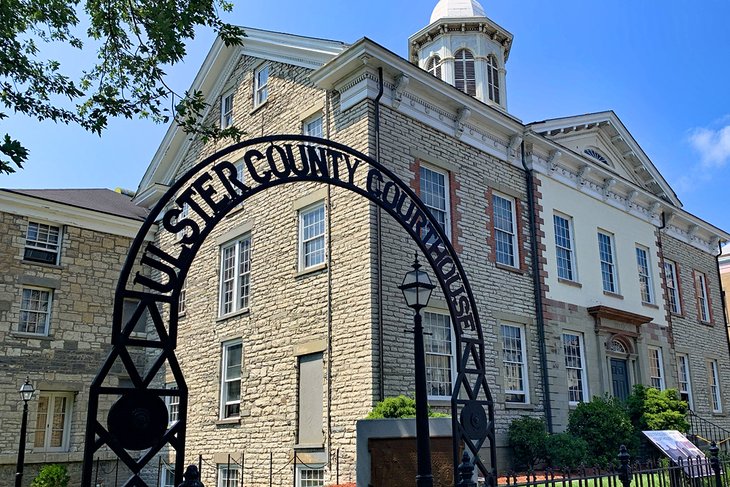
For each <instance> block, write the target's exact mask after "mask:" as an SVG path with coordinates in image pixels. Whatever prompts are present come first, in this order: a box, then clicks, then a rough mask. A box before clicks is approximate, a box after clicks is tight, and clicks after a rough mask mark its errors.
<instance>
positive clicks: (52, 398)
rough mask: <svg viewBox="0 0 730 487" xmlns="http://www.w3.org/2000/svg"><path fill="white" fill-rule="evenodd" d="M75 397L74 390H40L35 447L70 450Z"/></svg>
mask: <svg viewBox="0 0 730 487" xmlns="http://www.w3.org/2000/svg"><path fill="white" fill-rule="evenodd" d="M73 398H74V394H73V393H72V392H43V391H41V392H40V394H39V395H38V404H37V410H36V423H35V434H34V437H33V447H34V448H35V449H37V450H43V451H66V450H68V446H69V436H70V431H71V409H72V406H73Z"/></svg>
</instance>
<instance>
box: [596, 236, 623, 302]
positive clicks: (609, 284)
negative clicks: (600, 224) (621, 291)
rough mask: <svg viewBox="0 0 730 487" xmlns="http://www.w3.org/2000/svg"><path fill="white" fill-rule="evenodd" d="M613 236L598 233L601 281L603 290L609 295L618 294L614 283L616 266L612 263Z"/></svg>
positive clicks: (616, 285) (616, 284)
mask: <svg viewBox="0 0 730 487" xmlns="http://www.w3.org/2000/svg"><path fill="white" fill-rule="evenodd" d="M613 253H614V252H613V236H612V235H609V234H607V233H603V232H598V254H599V257H600V259H601V279H602V281H603V290H604V291H606V292H609V293H618V283H617V282H616V281H617V279H616V266H615V265H614V263H613Z"/></svg>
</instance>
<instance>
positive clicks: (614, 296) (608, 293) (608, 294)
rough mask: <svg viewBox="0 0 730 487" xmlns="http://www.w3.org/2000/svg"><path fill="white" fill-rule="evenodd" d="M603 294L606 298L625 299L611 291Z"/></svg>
mask: <svg viewBox="0 0 730 487" xmlns="http://www.w3.org/2000/svg"><path fill="white" fill-rule="evenodd" d="M603 294H604V295H605V296H608V297H609V298H616V299H624V297H623V296H621V295H620V294H618V293H612V292H611V291H603Z"/></svg>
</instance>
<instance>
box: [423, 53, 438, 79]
mask: <svg viewBox="0 0 730 487" xmlns="http://www.w3.org/2000/svg"><path fill="white" fill-rule="evenodd" d="M426 71H428V72H429V73H431V74H432V75H434V76H436V77H437V78H438V79H441V58H440V57H438V56H431V58H430V59H429V60H428V62H427V63H426Z"/></svg>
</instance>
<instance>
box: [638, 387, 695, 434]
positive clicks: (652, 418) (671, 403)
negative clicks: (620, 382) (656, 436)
mask: <svg viewBox="0 0 730 487" xmlns="http://www.w3.org/2000/svg"><path fill="white" fill-rule="evenodd" d="M626 405H627V407H628V410H629V416H630V417H631V423H632V424H633V425H634V428H636V430H637V432H639V434H640V432H641V431H647V430H652V431H660V430H677V431H680V432H682V433H686V432H687V430H688V429H689V423H688V422H687V409H688V408H687V403H686V402H685V401H682V399H680V397H679V394H678V393H677V390H676V389H665V390H663V391H659V390H657V389H654V388H653V387H644V386H643V385H640V384H639V385H635V386H634V390H633V392H632V393H631V395H630V396H629V398H628V399H627V400H626Z"/></svg>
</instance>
